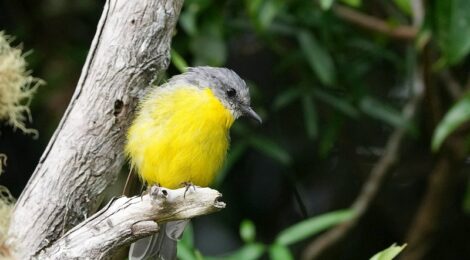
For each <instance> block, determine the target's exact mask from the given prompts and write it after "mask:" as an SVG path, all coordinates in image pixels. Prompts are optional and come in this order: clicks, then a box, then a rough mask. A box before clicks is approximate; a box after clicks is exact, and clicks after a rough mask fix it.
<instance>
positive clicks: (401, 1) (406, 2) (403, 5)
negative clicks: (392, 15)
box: [393, 0, 411, 15]
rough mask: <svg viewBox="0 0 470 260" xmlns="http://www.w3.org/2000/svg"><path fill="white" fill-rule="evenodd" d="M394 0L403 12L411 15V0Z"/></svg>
mask: <svg viewBox="0 0 470 260" xmlns="http://www.w3.org/2000/svg"><path fill="white" fill-rule="evenodd" d="M393 2H394V3H395V5H396V6H397V7H398V8H399V9H400V10H401V11H402V12H403V13H405V14H407V15H411V3H410V0H393Z"/></svg>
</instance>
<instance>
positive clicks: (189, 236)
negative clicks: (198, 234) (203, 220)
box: [180, 222, 194, 247]
mask: <svg viewBox="0 0 470 260" xmlns="http://www.w3.org/2000/svg"><path fill="white" fill-rule="evenodd" d="M180 243H183V244H185V245H187V246H189V247H194V231H193V225H192V224H191V222H189V223H188V224H187V225H186V227H185V229H184V232H183V237H182V238H181V240H180Z"/></svg>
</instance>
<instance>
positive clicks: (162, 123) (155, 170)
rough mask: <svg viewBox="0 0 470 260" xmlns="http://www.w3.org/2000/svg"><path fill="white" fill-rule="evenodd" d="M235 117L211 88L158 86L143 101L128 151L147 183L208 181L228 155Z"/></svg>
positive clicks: (168, 184) (174, 184) (175, 184)
mask: <svg viewBox="0 0 470 260" xmlns="http://www.w3.org/2000/svg"><path fill="white" fill-rule="evenodd" d="M233 121H234V118H233V116H232V114H231V113H230V111H229V110H227V109H226V108H225V107H224V106H223V105H222V103H221V102H220V101H219V100H218V98H217V97H216V96H214V94H213V93H212V91H211V90H210V89H209V88H206V89H199V88H196V87H194V86H177V87H166V88H159V89H156V90H154V91H153V93H151V94H150V95H149V96H148V97H147V98H146V99H145V100H144V101H143V102H142V104H141V107H140V111H139V113H138V115H137V117H136V119H135V120H134V122H133V123H132V125H131V127H130V129H129V132H128V140H127V144H126V153H127V154H128V156H129V158H130V159H131V163H132V165H133V166H134V167H135V168H136V169H137V171H138V173H139V175H140V176H141V178H142V179H143V180H144V181H145V182H146V183H148V184H160V185H161V186H163V187H167V188H177V187H180V186H181V184H182V183H183V182H192V183H193V184H194V185H198V186H208V185H209V184H210V183H211V182H212V181H213V180H214V178H215V175H216V173H217V172H218V171H219V169H220V167H221V166H222V164H223V161H224V159H225V156H226V153H227V149H228V145H229V128H230V126H231V125H232V123H233Z"/></svg>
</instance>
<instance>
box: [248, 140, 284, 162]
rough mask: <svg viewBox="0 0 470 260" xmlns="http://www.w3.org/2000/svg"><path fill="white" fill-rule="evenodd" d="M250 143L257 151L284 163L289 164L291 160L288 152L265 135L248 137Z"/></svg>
mask: <svg viewBox="0 0 470 260" xmlns="http://www.w3.org/2000/svg"><path fill="white" fill-rule="evenodd" d="M250 144H251V145H252V146H253V147H254V148H256V149H257V150H258V151H260V152H262V153H264V154H265V155H267V156H269V157H271V158H273V159H275V160H276V161H278V162H280V163H282V164H284V165H289V164H290V163H291V162H292V158H291V157H290V155H289V153H288V152H287V151H286V150H284V148H282V147H281V146H279V145H278V144H277V143H275V142H273V141H272V140H270V139H268V138H266V137H263V136H256V137H252V138H251V139H250Z"/></svg>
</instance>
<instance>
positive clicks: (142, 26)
mask: <svg viewBox="0 0 470 260" xmlns="http://www.w3.org/2000/svg"><path fill="white" fill-rule="evenodd" d="M181 6H182V0H161V1H153V0H139V1H128V0H108V1H107V3H106V5H105V7H104V10H103V14H102V17H101V19H100V22H99V25H98V28H97V32H96V35H95V37H94V39H93V43H92V46H91V48H90V51H89V53H88V57H87V61H86V63H85V65H84V67H83V70H82V74H81V77H80V80H79V82H78V84H77V88H76V90H75V93H74V95H73V97H72V100H71V102H70V104H69V107H68V108H67V111H66V112H65V115H64V117H63V118H62V121H61V123H60V125H59V126H58V128H57V130H56V132H55V133H54V136H53V137H52V139H51V141H50V142H49V145H48V146H47V148H46V150H45V152H44V154H43V155H42V157H41V159H40V161H39V164H38V166H37V168H36V170H35V172H34V173H33V176H32V177H31V179H30V180H29V183H28V185H27V186H26V188H25V190H24V191H23V193H22V194H21V196H20V198H19V200H18V203H17V205H16V208H15V210H14V212H13V215H12V221H11V225H10V230H9V239H8V244H9V246H10V247H11V248H12V249H14V250H15V251H16V253H17V258H18V259H29V258H31V257H33V256H35V255H37V253H38V252H39V251H41V250H42V249H44V248H46V247H48V246H50V245H51V243H52V242H54V241H55V240H57V239H58V238H59V237H60V236H61V234H63V233H64V232H66V231H67V230H69V229H70V228H72V227H73V226H75V225H76V224H78V223H80V222H81V221H82V220H83V219H84V217H85V216H87V215H90V214H92V213H93V212H95V211H96V209H97V207H98V205H99V204H100V203H101V198H102V197H101V193H102V192H103V190H104V189H105V188H106V187H107V186H108V185H109V184H111V183H112V182H113V181H114V180H115V179H116V176H117V172H118V171H119V170H120V168H121V167H122V165H123V162H124V156H123V152H122V151H123V144H124V136H125V135H124V133H125V131H126V127H127V125H128V123H129V120H131V119H132V111H133V109H134V106H135V103H136V101H135V100H136V98H135V97H136V95H137V93H138V92H140V91H141V90H142V89H143V88H144V87H145V86H148V85H149V83H150V81H151V80H152V79H153V78H154V77H155V76H156V75H158V74H159V73H161V72H162V71H164V70H165V69H166V68H167V66H168V63H169V50H170V42H171V37H172V35H173V30H174V27H175V24H176V21H177V18H178V15H179V12H180V9H181Z"/></svg>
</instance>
